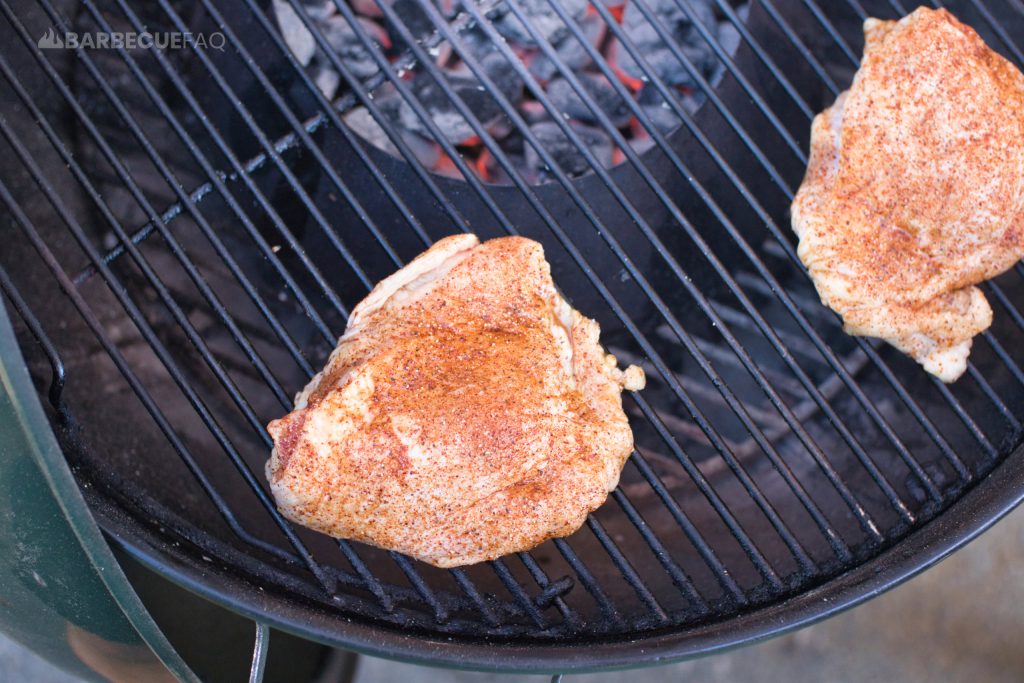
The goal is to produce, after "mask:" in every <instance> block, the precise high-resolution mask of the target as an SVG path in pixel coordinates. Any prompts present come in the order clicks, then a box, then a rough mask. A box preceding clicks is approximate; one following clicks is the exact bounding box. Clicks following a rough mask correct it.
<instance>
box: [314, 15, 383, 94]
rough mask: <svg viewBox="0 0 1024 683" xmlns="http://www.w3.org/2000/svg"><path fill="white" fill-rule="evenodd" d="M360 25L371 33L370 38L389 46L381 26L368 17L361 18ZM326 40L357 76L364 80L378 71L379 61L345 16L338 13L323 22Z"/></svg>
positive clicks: (322, 27) (322, 28)
mask: <svg viewBox="0 0 1024 683" xmlns="http://www.w3.org/2000/svg"><path fill="white" fill-rule="evenodd" d="M359 22H360V25H361V26H362V27H363V28H364V29H365V30H366V32H367V33H369V35H370V38H371V39H372V40H373V41H374V42H376V43H377V44H378V45H380V46H383V47H385V48H386V47H388V37H387V34H386V33H384V32H383V29H381V27H380V26H378V25H377V24H375V23H373V22H372V21H368V20H366V19H362V18H360V19H359ZM320 26H321V29H320V30H321V31H323V36H324V40H326V41H327V43H328V44H329V45H330V46H331V47H332V48H334V51H335V52H336V53H337V54H338V57H339V58H340V59H341V62H342V64H344V65H345V67H346V68H348V70H349V72H351V74H352V75H353V76H355V77H356V78H358V79H360V80H363V79H366V78H369V77H370V76H372V75H373V74H375V73H377V70H378V69H377V63H376V62H374V61H373V58H372V57H371V56H370V53H369V52H368V51H367V50H366V48H365V47H363V43H362V42H361V41H360V40H359V37H358V36H357V35H356V32H355V31H354V30H353V29H352V27H351V26H349V23H348V20H347V19H345V17H344V16H342V15H340V14H337V15H334V16H332V17H328V18H327V19H326V20H324V21H323V22H322V23H321V24H320Z"/></svg>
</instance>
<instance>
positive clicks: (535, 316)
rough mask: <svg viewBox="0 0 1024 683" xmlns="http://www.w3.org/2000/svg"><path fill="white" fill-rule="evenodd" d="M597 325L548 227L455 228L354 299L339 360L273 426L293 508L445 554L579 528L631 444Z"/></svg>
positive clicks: (488, 549) (326, 524)
mask: <svg viewBox="0 0 1024 683" xmlns="http://www.w3.org/2000/svg"><path fill="white" fill-rule="evenodd" d="M598 332H599V330H598V326H597V323H596V322H594V321H593V320H589V319H587V318H585V317H584V316H582V315H581V314H580V313H578V312H577V311H575V310H573V309H572V307H570V306H569V304H568V303H566V301H565V300H564V299H563V298H562V297H561V295H560V294H559V293H558V291H557V290H556V289H555V286H554V283H553V282H552V280H551V272H550V267H549V265H548V263H547V261H546V260H545V259H544V252H543V249H542V248H541V246H540V244H538V243H537V242H534V241H531V240H528V239H523V238H519V237H507V238H501V239H495V240H491V241H488V242H486V243H483V244H480V243H479V241H478V240H477V238H476V237H475V236H473V235H458V236H453V237H448V238H445V239H443V240H441V241H440V242H438V243H437V244H435V245H434V246H432V247H431V248H430V249H428V250H427V251H426V252H425V253H423V254H421V255H420V256H419V257H417V258H416V259H415V260H413V261H412V262H411V263H410V264H408V265H407V266H406V267H405V268H402V269H401V270H400V271H398V272H397V273H395V274H394V275H392V276H390V277H388V278H386V279H385V280H383V281H381V282H380V283H379V284H378V285H377V286H376V287H375V288H374V289H373V291H372V292H371V293H370V294H369V295H368V296H367V297H366V299H364V300H363V301H362V302H361V303H360V304H359V305H358V306H357V307H356V308H355V310H354V311H353V312H352V316H351V318H350V320H349V323H348V328H347V329H346V331H345V334H344V336H343V337H342V338H341V339H340V341H339V343H338V346H337V348H336V349H335V350H334V352H333V353H332V355H331V357H330V360H329V361H328V364H327V366H326V368H325V369H324V370H323V372H321V373H320V374H318V375H317V376H316V377H314V378H313V380H312V381H311V382H310V383H309V385H308V386H307V387H306V388H305V390H303V391H302V392H301V393H300V394H299V395H298V397H297V398H296V402H295V409H294V411H293V412H291V413H290V414H288V415H286V416H285V417H283V418H281V419H279V420H275V421H273V422H271V423H270V426H269V431H270V433H271V435H272V436H273V439H274V446H275V448H274V451H273V453H272V455H271V458H270V461H269V462H268V463H267V478H268V479H269V481H270V486H271V490H272V491H273V494H274V496H275V498H276V500H277V503H278V505H279V507H280V509H281V511H282V513H283V514H284V515H285V516H286V517H288V518H289V519H291V520H293V521H295V522H298V523H299V524H303V525H305V526H308V527H310V528H312V529H316V530H318V531H322V532H323V533H326V534H330V535H331V536H335V537H337V538H346V539H354V540H358V541H362V542H365V543H369V544H372V545H375V546H378V547H381V548H386V549H389V550H397V551H399V552H402V553H405V554H407V555H411V556H413V557H416V558H418V559H421V560H423V561H425V562H429V563H431V564H433V565H436V566H439V567H453V566H458V565H464V564H470V563H474V562H481V561H484V560H490V559H494V558H497V557H499V556H501V555H505V554H507V553H511V552H516V551H521V550H526V549H529V548H532V547H534V546H536V545H538V544H539V543H541V542H543V541H544V540H546V539H549V538H553V537H558V536H565V535H567V534H570V533H572V532H573V531H575V530H576V529H577V528H579V526H580V525H581V524H582V523H583V521H584V520H585V518H586V516H587V514H588V513H589V512H590V511H592V510H594V509H595V508H597V507H598V506H600V505H601V504H602V503H603V502H604V500H605V498H606V497H607V495H608V492H609V491H611V490H612V489H613V488H614V487H615V486H616V484H617V482H618V479H619V473H620V471H621V469H622V466H623V464H624V463H625V461H626V459H627V458H628V457H629V454H630V453H631V452H632V448H633V434H632V431H631V430H630V427H629V423H628V421H627V419H626V415H625V413H624V412H623V410H622V400H621V396H620V394H621V392H622V390H623V388H626V389H632V390H636V389H639V388H641V387H642V386H643V383H644V377H643V371H642V370H640V369H639V368H637V367H630V368H629V369H627V370H626V371H624V372H623V371H620V370H619V369H618V367H617V365H616V361H615V358H614V356H610V355H605V353H604V351H603V350H602V349H601V347H600V345H599V344H598Z"/></svg>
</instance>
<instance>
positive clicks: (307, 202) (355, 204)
mask: <svg viewBox="0 0 1024 683" xmlns="http://www.w3.org/2000/svg"><path fill="white" fill-rule="evenodd" d="M118 2H119V4H121V6H122V7H124V0H118ZM159 2H160V6H161V8H163V10H164V12H165V13H166V14H167V16H168V17H169V18H170V19H171V21H172V22H173V23H174V25H175V27H176V28H177V29H178V30H180V31H182V32H188V26H186V25H185V23H184V22H182V20H181V17H179V16H178V14H177V13H176V12H175V11H174V9H173V8H172V7H171V6H170V5H169V4H168V3H167V2H166V0H159ZM204 6H205V7H206V9H207V11H209V12H210V14H211V16H212V17H213V19H214V20H215V21H216V22H217V24H218V26H219V27H220V28H221V30H223V31H224V33H225V35H226V36H227V37H228V38H229V39H230V40H231V41H232V44H233V46H234V48H235V50H236V51H237V52H238V54H239V56H240V57H241V58H242V60H243V61H244V62H245V64H246V66H247V67H248V68H249V71H250V72H251V73H252V74H253V76H255V77H256V79H257V80H258V81H259V83H260V86H261V87H262V88H263V90H262V92H264V93H266V95H267V96H268V97H269V98H270V99H271V101H272V102H273V103H274V104H275V106H276V107H277V108H278V110H279V111H280V112H281V114H282V115H284V117H285V118H286V119H287V120H288V123H289V125H291V127H292V129H293V131H294V132H295V133H296V134H297V135H298V136H299V138H300V139H301V140H302V141H303V143H304V144H305V147H306V149H308V150H309V151H310V152H311V153H312V154H313V156H314V158H315V159H316V160H317V161H318V162H319V163H320V166H321V168H323V169H324V171H325V172H326V173H327V176H328V177H329V178H330V179H331V182H332V183H333V184H334V186H335V187H336V188H337V189H338V191H339V192H341V193H342V196H344V198H345V201H346V202H347V203H348V205H349V206H350V207H351V208H352V210H353V211H354V212H355V214H356V215H357V216H358V217H359V220H360V222H361V223H362V224H363V225H364V226H365V227H366V228H367V229H368V230H369V231H370V234H371V235H372V236H373V238H374V240H375V241H376V243H377V244H378V245H379V246H380V247H381V248H383V249H384V252H385V253H386V254H387V256H388V258H389V259H390V260H391V262H392V263H394V264H395V265H396V266H399V267H400V266H401V264H402V261H401V259H399V258H398V254H396V253H395V250H394V248H393V247H392V246H391V244H390V243H389V242H388V240H387V238H386V237H385V236H384V234H383V233H382V232H381V231H380V229H379V228H378V227H377V224H376V222H375V221H374V220H373V218H372V217H371V216H370V215H369V213H367V212H366V210H365V209H364V208H363V205H362V203H361V202H360V201H359V199H358V198H357V197H356V195H355V194H354V193H353V192H352V191H351V190H350V189H349V187H348V186H347V185H346V184H345V183H344V182H343V181H342V180H341V178H340V177H339V176H338V173H337V171H336V170H335V168H334V166H333V165H332V164H331V163H330V162H328V161H327V159H326V158H325V157H324V156H323V152H322V151H321V150H320V148H319V146H317V145H315V144H314V143H313V141H312V139H311V138H310V137H309V134H308V133H307V132H306V130H305V128H304V127H303V126H302V123H301V122H300V121H299V120H298V118H296V116H295V114H294V113H293V112H292V111H291V109H290V108H289V107H288V106H287V104H285V102H284V101H283V100H282V99H281V96H280V95H279V94H278V93H277V90H276V89H275V88H274V86H273V84H271V83H270V81H269V79H268V78H267V77H266V75H265V74H264V73H263V70H262V69H260V68H258V67H257V66H256V61H255V60H254V59H253V58H252V55H250V54H249V53H248V51H247V50H246V49H245V47H244V46H243V44H242V42H241V41H240V40H238V38H237V36H236V35H235V34H234V32H233V31H232V30H231V27H230V26H229V25H228V23H227V22H225V21H224V19H223V17H221V16H220V14H219V13H218V12H217V10H216V8H214V7H213V6H212V5H210V4H209V3H204ZM193 53H194V54H195V55H196V56H197V57H198V58H199V59H200V61H202V62H203V64H204V65H205V66H206V67H207V69H208V71H209V72H210V74H211V75H212V76H213V77H214V80H215V81H216V82H217V84H218V85H219V86H220V87H221V89H222V90H224V92H227V91H228V88H227V86H226V82H225V81H224V80H223V77H221V75H220V72H218V71H216V70H215V69H212V65H211V63H210V60H209V58H208V57H207V56H206V54H205V53H204V51H203V50H199V49H196V50H193ZM238 104H239V106H238V107H236V109H240V110H244V111H245V112H246V118H247V123H248V119H249V118H251V114H250V113H249V112H248V110H247V109H246V107H245V105H244V104H242V103H241V102H240V101H239V102H238ZM252 128H253V133H254V134H257V135H259V136H262V137H263V139H265V135H263V133H262V131H260V130H259V126H256V125H253V126H252ZM346 132H347V131H346ZM268 142H269V141H268ZM282 172H285V174H286V176H290V179H294V180H295V186H294V187H293V189H296V191H297V192H296V194H298V195H299V198H300V200H301V201H302V202H303V205H304V206H305V207H306V208H307V209H308V210H309V211H310V213H311V215H313V216H314V218H316V220H317V222H318V223H319V224H320V227H321V229H322V230H323V232H324V234H325V235H326V237H327V238H328V240H329V241H330V242H331V244H332V246H334V248H335V249H337V250H338V253H340V254H341V255H342V256H343V257H344V258H345V260H346V263H349V265H350V266H352V265H353V263H355V264H356V265H355V266H353V267H354V269H355V272H356V274H357V276H358V277H359V278H360V279H361V280H363V284H364V285H365V286H366V289H367V290H370V289H373V285H374V283H373V281H371V280H370V279H368V278H366V275H365V273H364V272H363V270H362V268H361V267H359V266H358V261H356V260H355V258H354V257H352V255H351V253H350V251H349V249H348V247H346V246H345V244H344V243H343V242H342V240H341V238H340V237H338V235H337V233H336V232H335V231H334V230H332V229H331V228H330V225H329V224H328V222H327V220H326V218H324V216H323V214H322V213H321V212H320V210H319V209H318V208H317V207H316V204H315V203H314V202H313V201H312V199H311V198H310V197H309V194H308V193H307V192H306V191H305V189H304V188H302V185H301V183H300V182H299V181H298V179H297V178H295V177H294V175H292V174H291V171H290V170H288V171H285V169H284V168H282ZM396 199H397V195H396ZM403 206H404V204H403ZM406 219H407V221H409V222H410V225H413V226H414V230H416V231H417V234H419V235H422V236H424V237H425V233H424V232H423V228H422V226H420V225H419V224H418V222H417V221H415V219H414V218H413V217H412V216H411V215H408V214H407V215H406ZM350 261H351V263H350Z"/></svg>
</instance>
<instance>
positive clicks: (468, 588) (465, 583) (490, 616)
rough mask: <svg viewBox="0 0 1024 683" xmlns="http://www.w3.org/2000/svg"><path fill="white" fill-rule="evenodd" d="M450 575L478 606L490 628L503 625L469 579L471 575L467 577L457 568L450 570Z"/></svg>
mask: <svg viewBox="0 0 1024 683" xmlns="http://www.w3.org/2000/svg"><path fill="white" fill-rule="evenodd" d="M448 573H449V574H451V576H452V578H453V579H455V582H456V583H457V584H459V588H460V589H462V592H463V593H465V594H466V595H468V596H469V599H470V600H472V601H473V604H474V605H476V608H477V610H479V612H480V615H481V616H483V618H484V621H486V622H487V623H488V624H489V625H490V626H499V625H501V620H500V619H499V618H498V617H497V615H496V614H495V613H494V610H493V609H491V606H490V605H488V604H487V601H486V600H484V596H482V595H481V594H480V589H479V588H477V587H476V584H475V583H473V580H472V579H471V578H469V575H467V574H466V572H465V571H464V570H463V569H459V568H457V567H456V568H455V569H449V570H448Z"/></svg>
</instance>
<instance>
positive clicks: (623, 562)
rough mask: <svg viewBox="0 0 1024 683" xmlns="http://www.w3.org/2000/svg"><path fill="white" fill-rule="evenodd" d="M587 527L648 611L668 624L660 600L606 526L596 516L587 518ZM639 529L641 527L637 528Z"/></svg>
mask: <svg viewBox="0 0 1024 683" xmlns="http://www.w3.org/2000/svg"><path fill="white" fill-rule="evenodd" d="M587 526H588V527H589V528H590V531H591V533H593V534H594V537H595V538H597V541H598V543H600V544H601V546H602V547H603V548H604V549H605V552H607V553H608V556H609V557H610V558H612V563H613V564H614V565H615V567H616V569H618V570H619V571H620V572H622V576H623V577H624V578H625V579H626V583H628V584H629V585H630V586H631V587H632V588H633V590H634V591H636V594H637V595H638V596H639V597H640V600H641V602H643V603H644V605H646V606H647V609H648V610H650V612H651V613H652V614H653V615H654V616H655V617H656V618H657V619H658V621H659V622H660V623H662V624H666V623H668V621H669V618H668V615H667V614H665V610H664V608H662V606H661V605H660V604H658V600H657V599H656V598H655V597H654V594H653V593H651V590H650V589H649V588H648V587H647V584H645V583H644V581H643V579H641V578H640V575H639V574H637V573H636V569H635V568H634V567H633V563H632V562H630V561H629V559H628V558H627V557H626V556H625V555H624V554H623V553H622V551H621V550H619V547H618V546H617V545H616V544H615V542H614V541H612V539H611V536H609V535H608V532H607V531H605V530H604V526H603V525H602V524H601V522H599V521H598V519H597V517H595V516H594V515H589V516H588V517H587ZM637 528H638V529H639V526H638V527H637ZM648 536H650V534H648V535H645V536H644V540H647V538H648Z"/></svg>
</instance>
